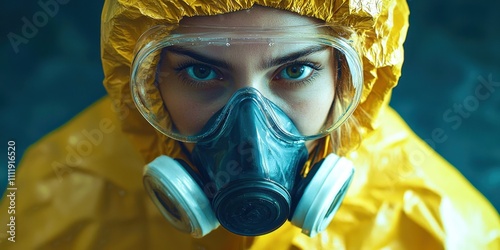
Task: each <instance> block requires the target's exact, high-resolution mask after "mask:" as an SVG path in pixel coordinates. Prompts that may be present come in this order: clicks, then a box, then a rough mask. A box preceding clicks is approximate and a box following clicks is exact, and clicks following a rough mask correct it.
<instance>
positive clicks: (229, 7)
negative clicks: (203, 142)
mask: <svg viewBox="0 0 500 250" xmlns="http://www.w3.org/2000/svg"><path fill="white" fill-rule="evenodd" d="M253 5H261V6H267V7H273V8H277V9H284V10H288V11H292V12H296V13H298V14H301V15H304V16H310V17H314V18H318V19H321V20H324V21H325V22H327V23H332V24H336V25H341V26H346V27H350V28H352V29H353V30H354V31H355V32H356V33H357V35H358V36H359V37H360V38H362V39H361V41H359V43H360V52H361V54H362V62H363V67H364V79H365V81H364V89H363V95H362V99H361V103H360V106H359V108H358V109H357V111H355V113H354V116H355V118H356V119H357V121H358V122H359V123H360V125H361V130H360V131H361V132H362V133H366V132H369V131H372V130H373V129H374V128H376V126H377V125H376V118H377V116H378V114H379V112H380V111H381V109H383V108H384V107H385V106H387V105H388V103H389V99H390V94H391V89H392V88H393V87H394V86H395V85H396V84H397V81H398V79H399V76H400V74H401V67H402V63H403V42H404V39H405V37H406V31H407V28H408V13H409V10H408V6H407V4H406V2H405V1H396V0H369V1H333V0H330V1H325V0H313V1H311V0H284V1H271V0H267V1H266V0H231V1H227V0H226V1H217V0H205V1H193V0H185V1H181V0H169V1H157V0H156V1H155V0H143V1H138V0H127V1H125V0H116V1H106V3H105V5H104V10H103V14H102V26H101V47H102V51H101V52H102V61H103V68H104V74H105V79H104V85H105V87H106V89H107V91H108V93H109V95H110V97H111V99H112V100H113V102H114V103H115V106H116V107H117V108H118V109H119V110H120V114H121V117H120V118H121V120H122V124H123V127H122V128H123V131H124V132H125V133H126V134H127V135H129V136H130V137H131V138H132V142H133V144H134V145H135V146H136V147H137V149H138V150H139V151H140V152H141V154H142V155H143V156H144V158H145V160H146V161H147V162H149V161H151V160H153V159H154V158H155V157H157V156H158V155H160V154H166V155H179V154H180V152H179V150H180V149H179V147H176V146H174V145H175V142H174V141H173V140H171V139H168V138H167V137H166V136H164V135H162V134H161V133H159V132H157V131H155V130H154V129H153V127H151V126H150V125H149V124H148V122H147V121H146V120H145V119H143V118H142V117H141V115H140V114H139V111H138V110H137V109H136V107H135V105H134V102H133V100H132V97H131V93H130V86H129V84H130V82H129V76H130V65H131V63H132V60H133V56H134V54H133V52H134V47H135V45H136V41H137V40H138V39H139V36H140V35H141V34H143V33H144V32H145V31H146V30H148V29H149V28H150V27H152V26H154V25H157V24H174V25H175V24H178V23H179V21H180V20H181V19H182V18H183V17H190V16H206V15H218V14H224V13H228V12H234V11H238V10H244V9H249V8H251V7H252V6H253Z"/></svg>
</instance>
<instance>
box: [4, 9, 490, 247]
mask: <svg viewBox="0 0 500 250" xmlns="http://www.w3.org/2000/svg"><path fill="white" fill-rule="evenodd" d="M253 4H259V5H263V6H271V7H275V8H280V9H286V10H290V11H294V12H298V13H300V14H302V15H307V16H312V17H316V18H319V19H322V20H325V21H326V22H334V23H338V24H342V25H346V26H350V27H352V28H354V29H355V31H356V32H357V33H358V35H360V37H361V38H362V41H361V42H362V44H361V45H362V46H361V52H362V54H363V64H364V65H363V66H364V69H365V71H364V77H365V83H364V86H365V89H364V92H363V99H362V103H361V105H360V107H361V108H362V109H360V110H359V111H357V112H355V114H354V115H355V116H356V118H357V119H358V120H359V121H360V123H361V127H362V131H363V140H362V142H361V144H360V145H359V147H357V148H356V149H355V150H353V151H351V153H350V154H349V155H348V157H349V158H350V159H351V160H353V162H354V165H355V166H356V173H355V178H354V181H353V183H352V185H351V188H350V189H349V193H348V194H347V197H346V199H345V201H344V203H343V205H342V206H341V208H340V210H339V212H338V214H337V215H336V216H335V218H334V220H333V222H332V223H331V225H330V226H329V227H328V228H327V231H326V232H324V233H322V234H320V235H318V236H317V237H315V238H309V237H307V236H305V235H303V234H301V233H300V229H298V228H296V227H293V226H291V225H290V224H289V223H287V224H286V225H284V226H283V227H281V228H279V229H278V230H277V231H275V232H272V233H270V234H267V235H264V236H260V237H256V238H250V237H240V236H236V235H234V234H231V233H229V232H227V231H225V230H224V229H222V228H219V229H218V230H216V231H214V232H212V233H210V234H209V235H208V236H206V237H204V238H202V239H193V238H191V237H190V236H189V235H187V234H183V233H180V232H178V231H177V230H175V229H173V228H172V227H171V226H169V225H168V223H167V222H166V220H165V219H163V218H162V216H161V215H160V214H159V212H158V210H157V209H156V207H155V206H154V205H153V203H152V202H151V201H150V199H149V197H148V196H147V194H146V193H145V191H144V188H143V186H142V167H143V165H144V164H145V163H146V162H147V161H150V160H152V159H153V158H154V157H156V156H158V155H159V154H167V155H170V156H174V157H185V156H183V155H182V154H181V149H180V147H179V145H178V144H177V143H176V142H174V141H172V140H169V139H167V138H165V137H163V136H161V135H159V133H157V132H156V131H155V130H154V129H153V128H152V127H151V126H150V125H149V124H148V123H147V122H146V121H145V120H144V119H143V118H142V117H141V116H140V115H139V113H138V112H137V110H136V109H135V106H134V105H133V103H132V100H131V97H130V90H129V81H128V78H129V74H130V63H131V60H132V56H133V48H134V45H135V41H136V40H137V38H138V37H139V36H140V35H141V34H142V32H144V31H145V30H146V29H148V28H149V27H151V26H152V25H154V24H157V23H172V24H175V23H177V22H178V21H179V20H180V19H181V18H182V17H183V16H194V15H215V14H222V13H227V12H230V11H236V10H241V9H246V8H249V7H251V6H252V5H253ZM407 17H408V9H407V5H406V3H405V2H403V1H392V0H391V1H385V0H381V1H380V0H377V1H347V0H345V1H335V2H331V1H324V0H312V1H311V0H290V1H279V0H263V1H250V0H248V1H245V0H231V1H216V0H203V1H195V0H185V1H177V0H171V1H163V2H161V1H154V0H142V1H138V0H127V1H125V0H119V1H106V3H105V6H104V10H103V16H102V59H103V66H104V71H105V80H104V84H105V87H106V89H107V91H108V93H109V96H108V97H105V98H103V99H101V100H99V101H98V102H96V103H95V104H94V105H93V106H91V107H89V108H88V109H87V110H85V111H84V112H82V113H81V114H80V115H78V116H77V117H76V118H74V119H73V120H71V121H70V122H68V123H67V124H66V125H65V126H63V127H61V128H60V129H59V130H57V131H55V132H53V133H51V134H49V135H47V136H46V137H45V138H43V139H42V140H40V141H39V142H38V143H36V144H35V145H33V146H32V147H31V148H30V149H29V150H28V151H27V153H26V155H25V157H24V158H23V160H22V162H21V164H20V166H19V167H18V170H19V171H18V173H17V183H16V184H17V186H18V190H17V191H16V215H15V216H16V238H15V240H16V242H15V243H12V242H10V241H8V240H7V237H9V235H8V234H6V233H5V231H6V230H4V231H3V232H0V249H23V250H24V249H243V248H248V249H277V250H280V249H492V250H498V249H500V217H499V215H498V212H496V211H495V210H494V208H493V207H492V206H491V205H490V204H489V203H488V201H487V200H485V198H484V197H483V196H482V195H481V194H480V193H478V192H477V191H476V190H475V189H474V188H473V187H472V186H471V185H470V184H469V182H468V181H467V180H465V179H464V178H463V176H461V175H460V173H458V172H457V171H456V170H455V169H454V168H453V167H452V166H450V165H449V164H448V163H447V162H446V161H445V160H444V159H442V158H441V157H440V156H439V155H437V154H436V153H435V152H434V151H432V149H431V148H429V147H428V146H427V145H426V144H425V143H424V142H423V141H421V140H420V139H419V138H418V137H417V136H416V135H415V134H414V133H413V132H412V131H411V130H410V129H409V128H408V126H407V125H406V124H405V123H404V121H403V120H401V118H400V117H399V116H398V115H397V114H396V113H395V112H394V111H393V110H392V109H391V108H390V107H388V106H387V104H388V102H389V98H390V94H391V89H392V87H394V86H395V85H396V84H397V80H398V78H399V75H400V71H401V65H402V62H403V50H402V43H403V41H404V38H405V33H406V28H407V25H408V23H407V21H408V20H407ZM8 206H9V202H8V199H6V198H5V196H4V199H3V200H2V204H1V206H0V211H3V212H0V223H1V224H3V225H6V224H7V223H8V222H9V218H8V217H9V216H8V214H7V213H6V212H5V211H7V208H8Z"/></svg>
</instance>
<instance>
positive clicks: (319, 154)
mask: <svg viewBox="0 0 500 250" xmlns="http://www.w3.org/2000/svg"><path fill="white" fill-rule="evenodd" d="M330 136H331V135H328V136H326V137H323V138H321V139H319V140H318V143H317V144H316V146H315V147H314V149H313V151H312V154H311V155H310V156H309V159H308V160H307V161H306V163H305V164H304V166H303V167H302V169H301V170H300V175H301V176H302V177H306V176H307V174H309V172H310V171H311V168H312V167H313V166H314V164H316V163H318V162H319V161H321V160H322V159H324V158H326V157H327V156H328V155H329V154H330V153H331V152H332V149H331V144H330V143H331V138H330Z"/></svg>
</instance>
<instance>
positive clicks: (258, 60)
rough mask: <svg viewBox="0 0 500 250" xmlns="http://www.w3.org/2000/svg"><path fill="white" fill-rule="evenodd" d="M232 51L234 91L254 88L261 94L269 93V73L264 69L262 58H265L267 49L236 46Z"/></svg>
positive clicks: (255, 45)
mask: <svg viewBox="0 0 500 250" xmlns="http://www.w3.org/2000/svg"><path fill="white" fill-rule="evenodd" d="M235 47H238V48H232V49H231V55H230V56H231V58H233V60H231V61H233V62H234V64H233V66H234V68H233V72H231V73H232V77H231V78H232V81H233V83H232V84H233V86H234V91H237V90H239V89H242V88H246V87H252V88H255V89H257V90H258V91H259V92H261V93H265V92H266V91H267V86H268V81H270V80H271V79H268V78H269V77H270V76H269V75H268V73H269V72H266V70H265V69H262V65H261V64H262V58H263V57H264V56H265V54H266V51H265V49H263V48H261V47H262V45H260V44H253V45H250V46H248V45H247V46H244V45H236V46H235Z"/></svg>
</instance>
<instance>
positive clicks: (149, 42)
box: [131, 25, 363, 142]
mask: <svg viewBox="0 0 500 250" xmlns="http://www.w3.org/2000/svg"><path fill="white" fill-rule="evenodd" d="M328 29H329V27H327V26H314V27H311V26H310V25H309V26H308V27H297V26H295V27H287V28H283V27H280V28H252V27H239V28H238V27H199V26H197V27H190V26H177V27H171V26H164V25H160V26H155V27H153V28H151V29H150V30H148V31H147V32H146V33H144V34H143V35H142V36H141V38H140V39H139V41H138V43H137V46H136V50H135V57H134V60H133V63H132V69H131V92H132V97H133V100H134V102H135V104H136V106H137V107H138V110H139V111H140V113H141V114H142V115H143V116H144V117H145V119H146V120H147V121H148V122H149V123H151V125H152V126H153V127H155V128H156V129H157V130H159V131H160V132H162V133H163V134H165V135H167V136H169V137H171V138H173V139H176V140H179V141H183V142H197V141H200V140H202V139H203V138H206V137H207V136H210V134H211V133H212V132H213V131H214V129H213V128H207V127H205V124H207V122H208V120H210V119H217V122H215V123H211V124H214V125H213V126H222V125H223V124H221V123H223V121H224V119H223V118H218V117H213V116H221V117H222V116H224V115H227V114H229V113H231V112H230V111H231V108H232V106H234V105H233V104H234V103H235V102H238V100H236V99H237V96H239V95H238V94H237V93H239V92H238V91H241V90H242V89H249V88H251V89H254V90H255V91H254V90H252V92H256V93H257V95H259V96H261V97H262V98H261V97H259V98H258V99H259V100H260V99H262V100H263V101H262V103H261V107H262V112H264V113H265V114H266V116H265V117H266V119H267V121H266V123H267V124H268V125H269V129H272V130H275V131H277V133H279V134H282V135H284V136H286V137H287V138H292V140H297V141H304V140H312V139H317V138H320V137H323V136H325V135H327V134H329V133H331V132H332V131H333V130H335V129H336V128H338V127H339V126H340V125H341V124H342V123H343V122H344V121H345V120H346V119H347V118H348V117H349V116H350V115H351V114H352V112H353V111H354V109H355V108H356V106H357V104H358V103H359V100H360V97H361V92H362V86H363V74H362V65H361V61H360V57H359V55H358V53H357V52H356V50H355V49H354V47H353V46H352V45H351V42H350V41H348V40H347V39H345V38H342V37H339V36H335V35H332V34H329V33H328ZM322 30H326V32H319V31H322ZM276 107H278V108H279V109H281V110H282V111H283V112H284V113H285V114H286V115H287V116H288V117H289V118H290V120H291V121H292V122H293V123H294V125H295V127H296V128H297V129H294V130H290V129H289V127H290V126H288V125H287V124H282V123H283V122H282V119H279V118H278V117H279V116H277V115H276V114H275V110H276Z"/></svg>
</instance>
